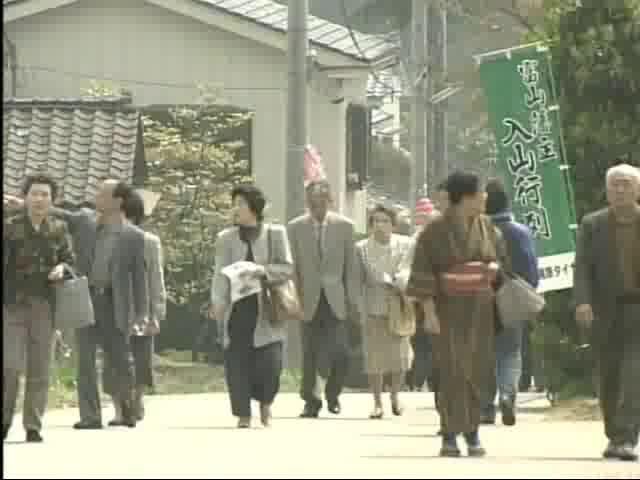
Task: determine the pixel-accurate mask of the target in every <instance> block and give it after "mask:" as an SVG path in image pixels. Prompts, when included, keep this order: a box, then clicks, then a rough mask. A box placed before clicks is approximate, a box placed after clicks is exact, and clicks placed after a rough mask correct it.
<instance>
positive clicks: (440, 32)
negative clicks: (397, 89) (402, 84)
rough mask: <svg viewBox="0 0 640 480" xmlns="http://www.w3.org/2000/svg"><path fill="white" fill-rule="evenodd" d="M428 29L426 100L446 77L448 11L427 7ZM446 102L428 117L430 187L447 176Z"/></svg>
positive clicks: (439, 103) (443, 84)
mask: <svg viewBox="0 0 640 480" xmlns="http://www.w3.org/2000/svg"><path fill="white" fill-rule="evenodd" d="M430 8H431V12H430V14H429V27H428V34H429V35H428V58H429V59H430V62H431V66H432V71H431V73H432V76H433V78H432V80H431V82H430V85H429V86H430V87H431V88H430V89H429V92H428V98H432V97H433V95H435V94H436V93H437V92H439V91H442V90H443V89H444V88H445V87H446V76H447V75H446V74H447V11H446V9H445V8H442V7H441V6H439V5H435V4H432V5H431V6H430ZM447 104H448V102H447V101H446V100H444V101H442V102H437V103H435V104H430V106H431V109H430V112H431V115H430V116H429V127H428V131H429V138H430V140H431V142H430V147H431V148H430V149H429V188H430V190H431V191H432V190H433V188H435V186H436V185H437V184H438V183H439V182H441V181H442V180H444V179H445V178H446V177H447V175H448V165H447V163H448V159H447V156H448V155H447V154H448V138H447V109H448V105H447Z"/></svg>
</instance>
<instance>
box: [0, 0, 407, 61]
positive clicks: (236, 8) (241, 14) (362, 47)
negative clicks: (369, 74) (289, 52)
mask: <svg viewBox="0 0 640 480" xmlns="http://www.w3.org/2000/svg"><path fill="white" fill-rule="evenodd" d="M32 1H34V0H3V7H4V8H7V7H11V8H14V5H16V7H21V6H20V5H18V4H23V3H30V2H32ZM76 1H77V0H76ZM148 1H149V3H151V4H155V5H158V6H161V7H165V8H169V9H170V10H173V11H176V12H181V13H184V14H186V15H191V16H192V17H194V18H196V19H197V20H199V21H204V22H207V20H205V19H204V18H203V16H202V15H198V14H197V13H196V12H197V9H195V10H193V11H192V9H190V8H189V4H191V5H193V6H198V5H200V6H204V7H206V8H207V9H210V10H212V11H216V12H220V13H224V14H226V15H229V16H231V17H235V18H238V19H241V20H242V21H245V22H248V23H251V24H253V25H256V26H259V27H261V28H264V29H267V30H270V31H272V32H277V33H281V34H286V32H287V17H288V7H286V6H285V5H281V4H279V3H277V2H275V1H274V0H188V1H184V0H183V1H175V0H174V1H166V0H148ZM38 3H39V4H41V5H34V6H33V8H25V10H24V13H22V14H20V13H16V14H15V15H14V16H13V15H12V16H10V19H15V18H21V17H22V16H24V15H32V14H34V13H37V12H39V11H42V10H46V9H50V8H56V7H59V6H62V5H67V4H71V3H75V2H74V1H71V0H50V4H48V3H47V2H46V1H42V0H40V2H38ZM27 7H28V6H27ZM4 13H5V16H6V14H7V12H4ZM5 21H7V20H6V18H5ZM207 23H208V22H207ZM308 36H309V42H310V43H311V45H314V46H315V47H316V48H323V49H327V50H329V51H332V52H335V53H338V54H341V55H343V56H344V57H347V58H348V59H350V60H352V61H356V62H364V63H365V64H366V63H377V62H378V61H380V60H381V59H385V58H387V57H393V56H395V55H396V54H397V48H398V46H397V42H394V41H390V40H389V39H388V38H387V37H386V36H381V35H371V34H365V33H361V32H358V31H355V30H351V31H350V30H349V28H347V27H345V26H343V25H338V24H336V23H332V22H329V21H327V20H323V19H321V18H318V17H314V16H313V15H309V17H308ZM354 39H355V41H354ZM285 47H286V45H285Z"/></svg>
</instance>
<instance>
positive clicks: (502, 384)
mask: <svg viewBox="0 0 640 480" xmlns="http://www.w3.org/2000/svg"><path fill="white" fill-rule="evenodd" d="M486 191H487V206H486V213H487V215H489V216H491V219H492V220H493V222H494V224H495V225H496V226H497V227H498V228H499V229H500V231H501V232H502V235H503V236H504V239H505V242H506V244H507V250H508V253H509V258H510V260H511V268H512V270H513V272H514V273H515V274H516V275H518V276H520V277H521V278H523V279H524V280H525V281H527V282H528V283H529V284H530V285H531V286H533V287H534V288H535V287H537V286H538V282H539V276H538V259H537V257H536V252H535V242H534V239H533V235H532V234H531V231H530V230H529V228H527V227H526V226H525V225H522V224H520V223H518V222H516V221H514V219H513V215H512V214H511V211H510V209H509V197H508V196H507V193H506V190H505V188H504V185H503V184H502V182H500V181H499V180H497V179H492V180H489V182H487V187H486ZM513 323H515V324H516V325H518V326H517V327H505V328H503V329H502V331H501V332H500V333H499V334H498V336H497V337H496V376H495V377H494V378H493V379H492V380H491V383H492V384H491V385H489V389H488V398H487V405H486V409H485V412H484V415H483V423H495V405H494V399H495V396H496V391H497V392H498V393H499V405H500V411H501V414H502V423H503V424H505V425H509V426H511V425H515V423H516V414H515V402H516V393H517V391H518V384H519V381H520V375H521V374H522V345H523V337H524V336H526V335H528V325H527V324H526V322H510V324H513Z"/></svg>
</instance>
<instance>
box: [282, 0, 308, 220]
mask: <svg viewBox="0 0 640 480" xmlns="http://www.w3.org/2000/svg"><path fill="white" fill-rule="evenodd" d="M308 11H309V4H308V0H294V1H290V2H289V7H288V18H287V41H288V48H287V62H288V85H287V170H286V173H285V175H286V182H285V185H286V189H285V191H286V215H287V220H291V219H293V218H295V217H297V216H298V215H301V214H302V213H304V209H305V195H304V148H305V145H306V144H307V45H308V41H307V16H308Z"/></svg>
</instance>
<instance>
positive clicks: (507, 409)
mask: <svg viewBox="0 0 640 480" xmlns="http://www.w3.org/2000/svg"><path fill="white" fill-rule="evenodd" d="M500 413H501V414H502V424H503V425H506V426H507V427H513V426H514V425H515V424H516V406H515V401H514V400H513V399H511V398H509V399H506V398H505V399H502V400H500Z"/></svg>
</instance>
